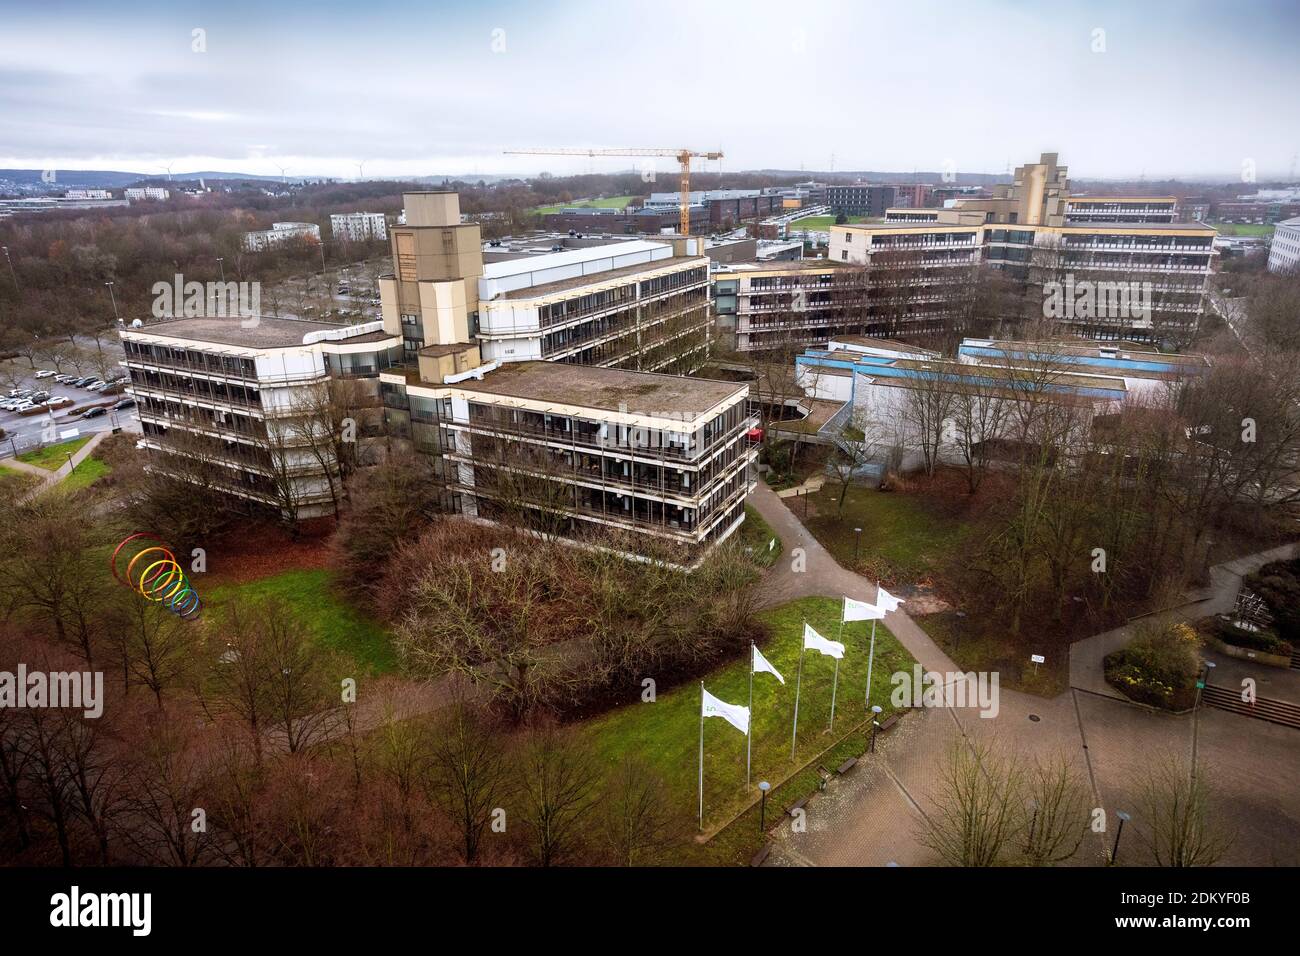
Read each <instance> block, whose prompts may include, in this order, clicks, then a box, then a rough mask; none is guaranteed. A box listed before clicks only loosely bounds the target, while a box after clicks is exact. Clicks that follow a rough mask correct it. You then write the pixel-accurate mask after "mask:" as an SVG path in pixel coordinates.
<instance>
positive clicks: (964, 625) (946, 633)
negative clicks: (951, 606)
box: [916, 611, 1070, 698]
mask: <svg viewBox="0 0 1300 956" xmlns="http://www.w3.org/2000/svg"><path fill="white" fill-rule="evenodd" d="M916 623H917V624H919V625H920V626H921V627H922V629H923V630H924V631H925V633H927V634H929V635H930V637H931V638H933V640H934V642H935V643H936V644H938V645H939V648H940V649H941V650H942V651H943V652H944V653H945V654H947V655H948V656H949V657H950V658H952V660H953V662H954V663H956V664H957V666H958V667H960V668H961V669H962V670H963V671H977V672H978V671H989V672H992V671H997V673H998V681H999V682H1000V683H1001V684H1002V685H1003V686H1005V687H1009V688H1011V689H1012V690H1019V691H1024V692H1025V693H1028V694H1037V695H1038V696H1039V697H1049V698H1050V697H1055V696H1057V695H1058V694H1061V693H1063V692H1064V691H1065V689H1066V688H1067V687H1069V685H1070V647H1069V645H1068V644H1064V645H1062V644H1058V643H1055V642H1051V643H1045V644H1043V645H1041V646H1030V645H1027V644H1026V635H1025V634H1022V635H1020V637H1014V636H1013V635H1011V633H1010V632H1009V631H1008V630H1007V629H1006V627H1005V626H1002V625H1001V624H1000V623H997V622H990V621H989V620H988V619H987V618H975V617H970V616H965V617H963V616H962V615H961V614H959V613H958V612H956V611H942V612H940V613H938V614H927V615H925V616H924V617H921V618H918V619H917V621H916ZM1030 654H1041V655H1042V656H1043V657H1046V658H1047V660H1046V662H1045V663H1042V664H1039V665H1038V666H1037V667H1035V666H1034V665H1033V664H1032V663H1031V662H1030V660H1029V655H1030Z"/></svg>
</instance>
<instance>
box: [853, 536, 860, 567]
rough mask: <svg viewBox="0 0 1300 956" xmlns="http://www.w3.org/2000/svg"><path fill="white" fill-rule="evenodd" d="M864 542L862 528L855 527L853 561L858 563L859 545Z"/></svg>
mask: <svg viewBox="0 0 1300 956" xmlns="http://www.w3.org/2000/svg"><path fill="white" fill-rule="evenodd" d="M861 544H862V529H861V528H854V529H853V563H854V564H855V565H856V564H857V563H858V547H859V545H861Z"/></svg>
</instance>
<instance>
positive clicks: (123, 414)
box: [0, 365, 140, 457]
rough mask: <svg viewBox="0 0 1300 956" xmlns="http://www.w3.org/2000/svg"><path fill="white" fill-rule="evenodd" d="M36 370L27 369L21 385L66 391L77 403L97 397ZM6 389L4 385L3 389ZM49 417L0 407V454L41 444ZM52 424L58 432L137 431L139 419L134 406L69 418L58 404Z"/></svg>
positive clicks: (51, 392) (53, 392)
mask: <svg viewBox="0 0 1300 956" xmlns="http://www.w3.org/2000/svg"><path fill="white" fill-rule="evenodd" d="M37 371H39V365H38V367H37V368H36V369H31V370H29V371H28V373H27V375H26V376H25V377H24V382H23V386H24V387H26V388H38V387H39V388H43V389H45V390H47V391H48V392H49V393H50V394H51V395H66V396H67V397H68V398H70V399H72V400H73V401H74V402H75V403H76V404H77V405H84V404H86V403H88V402H91V401H94V400H96V399H97V398H98V397H99V396H98V393H96V392H88V391H86V390H85V389H84V388H74V387H72V386H70V385H60V384H59V383H57V382H55V381H53V380H52V379H48V378H43V379H37V378H36V377H35V373H36V372H37ZM7 391H8V390H7V389H6V390H5V392H7ZM0 394H3V393H0ZM112 397H113V396H111V395H110V396H107V397H106V398H105V399H104V401H107V400H108V398H112ZM125 397H126V396H124V395H118V396H117V398H125ZM68 407H69V408H70V407H74V406H68ZM49 421H50V416H49V415H48V414H45V415H19V414H18V413H17V412H7V411H0V428H3V429H4V430H5V435H4V439H3V440H2V441H0V457H9V456H11V455H13V454H14V453H15V451H18V452H22V451H26V450H27V449H29V448H32V447H34V446H36V445H39V444H41V441H40V439H41V433H42V432H43V431H44V430H45V428H46V427H48V425H49ZM54 425H55V427H56V428H58V429H59V431H60V432H63V431H67V430H68V429H73V428H75V429H77V432H78V434H81V435H89V434H93V433H94V432H102V431H111V430H112V429H114V428H116V427H119V426H120V427H121V428H123V429H125V430H126V431H134V432H138V431H140V419H139V418H138V417H137V416H136V414H135V410H134V409H124V410H122V411H120V412H114V411H111V410H110V411H109V413H108V414H107V415H101V416H99V417H98V418H76V417H73V418H70V417H68V415H67V408H60V409H56V410H55V411H54Z"/></svg>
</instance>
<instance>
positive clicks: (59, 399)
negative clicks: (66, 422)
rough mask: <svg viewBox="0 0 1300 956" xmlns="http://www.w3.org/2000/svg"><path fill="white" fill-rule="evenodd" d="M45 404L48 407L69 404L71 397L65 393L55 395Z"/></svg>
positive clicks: (59, 406)
mask: <svg viewBox="0 0 1300 956" xmlns="http://www.w3.org/2000/svg"><path fill="white" fill-rule="evenodd" d="M45 404H46V405H48V406H49V407H50V408H63V406H65V405H71V404H72V399H70V398H68V396H66V395H55V396H54V397H53V398H51V399H50V400H49V401H48V402H46V403H45Z"/></svg>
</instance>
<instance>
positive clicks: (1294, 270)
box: [1268, 218, 1300, 275]
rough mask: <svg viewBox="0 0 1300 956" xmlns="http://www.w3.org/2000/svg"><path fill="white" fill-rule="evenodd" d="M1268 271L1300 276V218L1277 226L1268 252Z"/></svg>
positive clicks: (1285, 220)
mask: <svg viewBox="0 0 1300 956" xmlns="http://www.w3.org/2000/svg"><path fill="white" fill-rule="evenodd" d="M1268 271H1269V272H1278V273H1285V274H1287V275H1296V274H1300V218H1296V219H1284V220H1283V221H1282V222H1279V223H1278V224H1277V228H1276V229H1275V230H1274V231H1273V242H1272V244H1271V245H1270V246H1269V250H1268Z"/></svg>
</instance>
